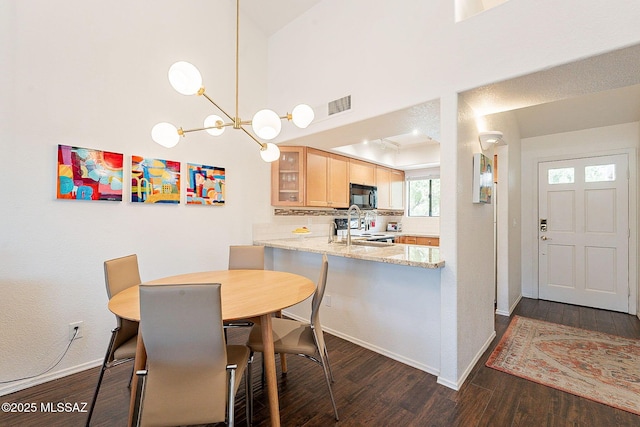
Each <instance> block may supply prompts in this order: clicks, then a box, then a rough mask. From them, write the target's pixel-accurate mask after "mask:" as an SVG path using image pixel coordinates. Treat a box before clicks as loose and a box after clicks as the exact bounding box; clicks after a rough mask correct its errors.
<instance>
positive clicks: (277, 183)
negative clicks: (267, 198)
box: [271, 147, 305, 206]
mask: <svg viewBox="0 0 640 427" xmlns="http://www.w3.org/2000/svg"><path fill="white" fill-rule="evenodd" d="M304 154H305V151H304V147H280V158H279V159H278V160H276V161H275V162H273V163H271V205H272V206H304V201H305V197H304V189H305V167H304V166H305V165H304V159H305V158H304Z"/></svg>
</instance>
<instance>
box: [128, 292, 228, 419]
mask: <svg viewBox="0 0 640 427" xmlns="http://www.w3.org/2000/svg"><path fill="white" fill-rule="evenodd" d="M140 330H141V333H142V337H143V340H144V344H145V348H146V350H147V369H148V374H147V378H146V384H145V391H144V396H143V399H142V402H141V424H142V425H191V424H208V423H214V422H220V421H224V420H225V408H226V396H227V371H226V366H227V353H226V343H225V339H224V333H223V327H222V310H221V303H220V285H219V284H197V285H155V286H153V285H141V286H140Z"/></svg>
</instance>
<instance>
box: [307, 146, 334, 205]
mask: <svg viewBox="0 0 640 427" xmlns="http://www.w3.org/2000/svg"><path fill="white" fill-rule="evenodd" d="M328 180H329V157H328V156H327V155H326V154H325V153H323V152H321V151H316V150H311V149H309V150H308V151H307V199H306V205H307V206H319V207H326V206H329V195H328V193H327V189H328V187H327V182H328Z"/></svg>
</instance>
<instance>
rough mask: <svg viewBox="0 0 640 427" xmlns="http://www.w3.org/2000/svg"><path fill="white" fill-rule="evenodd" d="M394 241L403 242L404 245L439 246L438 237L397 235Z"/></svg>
mask: <svg viewBox="0 0 640 427" xmlns="http://www.w3.org/2000/svg"><path fill="white" fill-rule="evenodd" d="M396 243H404V244H405V245H422V246H440V238H439V237H424V236H399V237H397V238H396Z"/></svg>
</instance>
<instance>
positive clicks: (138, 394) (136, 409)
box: [132, 370, 147, 427]
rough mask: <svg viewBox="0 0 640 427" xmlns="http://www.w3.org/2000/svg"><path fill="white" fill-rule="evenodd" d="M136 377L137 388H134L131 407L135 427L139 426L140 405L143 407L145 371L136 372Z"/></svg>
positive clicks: (145, 382) (145, 381)
mask: <svg viewBox="0 0 640 427" xmlns="http://www.w3.org/2000/svg"><path fill="white" fill-rule="evenodd" d="M136 375H138V387H136V390H135V391H134V392H135V397H134V402H135V403H134V405H133V417H132V419H133V425H134V426H135V427H138V426H140V421H141V420H142V405H144V392H145V388H146V385H147V371H146V370H141V371H137V372H136Z"/></svg>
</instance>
